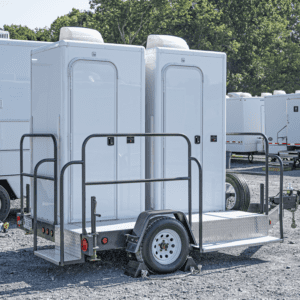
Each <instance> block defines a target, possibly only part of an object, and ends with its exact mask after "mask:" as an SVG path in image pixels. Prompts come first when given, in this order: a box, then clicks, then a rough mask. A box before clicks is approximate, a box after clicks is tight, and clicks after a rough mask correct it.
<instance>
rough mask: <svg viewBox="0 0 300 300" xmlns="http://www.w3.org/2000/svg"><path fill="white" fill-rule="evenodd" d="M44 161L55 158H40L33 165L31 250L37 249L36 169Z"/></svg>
mask: <svg viewBox="0 0 300 300" xmlns="http://www.w3.org/2000/svg"><path fill="white" fill-rule="evenodd" d="M46 162H54V163H55V160H54V159H53V158H46V159H42V160H40V161H39V162H38V163H37V164H36V165H35V167H34V172H33V182H34V184H33V187H34V192H33V198H34V199H33V205H34V207H33V216H34V217H33V233H34V234H33V251H36V250H37V171H38V168H39V166H40V165H41V164H43V163H46Z"/></svg>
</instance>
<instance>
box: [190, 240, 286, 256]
mask: <svg viewBox="0 0 300 300" xmlns="http://www.w3.org/2000/svg"><path fill="white" fill-rule="evenodd" d="M282 241H283V240H282V239H279V238H275V237H273V236H262V237H259V238H252V239H242V240H232V241H224V242H217V243H211V244H204V245H203V247H202V250H203V252H204V253H205V252H213V251H219V250H223V249H227V248H234V247H243V246H248V247H250V246H255V245H264V244H268V243H279V242H282ZM194 248H196V249H199V246H194Z"/></svg>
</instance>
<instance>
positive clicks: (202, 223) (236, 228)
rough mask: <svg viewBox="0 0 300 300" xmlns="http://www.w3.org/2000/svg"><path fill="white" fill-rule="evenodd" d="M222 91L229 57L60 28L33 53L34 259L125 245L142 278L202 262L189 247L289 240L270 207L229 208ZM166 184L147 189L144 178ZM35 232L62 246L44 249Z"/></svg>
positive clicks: (26, 222)
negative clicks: (274, 226)
mask: <svg viewBox="0 0 300 300" xmlns="http://www.w3.org/2000/svg"><path fill="white" fill-rule="evenodd" d="M145 64H146V70H145ZM145 74H146V86H145ZM145 91H146V99H147V100H146V105H145ZM225 91H226V55H225V54H224V53H216V52H206V51H192V50H189V49H188V46H187V44H186V43H185V41H184V40H182V39H180V38H176V37H170V36H149V38H148V42H147V50H146V56H145V52H144V48H143V47H138V46H127V45H113V44H104V43H103V40H102V37H101V35H100V34H99V33H98V32H96V31H94V30H88V29H82V28H81V29H78V28H62V29H61V36H60V41H59V42H57V43H54V44H53V45H51V46H48V47H43V48H40V49H37V50H34V51H33V52H32V107H31V113H32V117H33V118H32V120H33V121H32V126H31V128H32V131H31V132H32V133H31V134H30V135H27V136H30V137H31V138H32V140H33V142H32V144H33V148H32V152H33V155H32V157H33V159H32V161H31V167H32V168H33V169H34V170H35V173H34V174H33V176H34V180H33V182H32V187H33V191H32V195H33V199H32V198H31V208H32V209H31V213H30V214H23V212H21V214H20V215H18V218H19V223H18V224H19V226H20V227H22V228H24V229H29V230H31V229H32V227H33V228H34V253H35V255H37V256H39V257H41V258H43V259H46V260H48V261H51V262H53V263H55V264H57V265H65V264H74V263H83V262H85V260H86V259H88V260H97V255H96V252H97V251H104V250H111V249H120V248H123V249H126V251H127V253H128V255H129V256H130V257H135V259H133V260H131V261H130V262H129V264H128V266H127V269H126V272H127V274H130V275H132V276H138V275H139V274H140V273H141V270H147V269H148V270H151V271H153V272H158V273H168V272H173V271H175V270H177V269H179V268H181V267H182V266H184V268H185V269H188V268H189V267H190V266H191V264H194V266H195V268H197V266H196V265H195V263H193V261H192V259H191V258H188V254H189V250H190V248H191V247H194V248H195V249H198V251H199V252H200V253H203V252H210V251H216V250H221V249H225V248H229V247H237V246H250V245H251V246H252V245H257V244H265V243H272V242H280V241H282V240H283V232H282V230H281V235H280V238H276V237H271V236H269V228H270V225H269V224H270V223H269V216H268V215H267V213H266V214H259V213H248V212H245V211H225V201H226V199H225V172H226V170H225V138H226V133H225ZM145 116H146V122H145ZM145 124H146V131H147V133H144V132H145ZM49 137H51V138H52V140H51V139H49ZM145 137H147V139H148V140H147V145H146V146H145V143H144V139H145ZM150 137H151V138H150ZM23 138H24V137H23ZM52 142H54V144H57V147H55V149H56V151H53V144H52ZM56 157H57V159H56ZM45 159H46V160H45ZM200 162H201V164H200ZM53 164H54V168H55V167H57V169H58V172H57V173H56V172H54V171H53V169H54V168H53ZM192 164H195V165H192ZM201 165H202V171H201ZM195 166H197V168H195ZM145 168H146V172H145ZM145 174H146V178H145ZM23 176H25V174H23V173H21V178H23ZM30 176H32V175H30ZM57 177H59V182H58V180H57ZM154 177H155V178H154ZM158 181H162V182H164V184H158V185H157V187H156V186H154V185H152V186H150V188H149V189H148V191H147V194H148V193H149V197H145V190H144V183H146V184H149V183H153V182H158ZM173 181H176V182H177V184H176V185H173V184H172V185H171V186H170V185H167V183H170V182H171V183H172V182H173ZM182 181H185V182H186V183H185V184H182ZM202 182H203V184H202ZM129 183H134V184H132V185H128V184H129ZM266 183H267V182H266ZM231 184H232V187H233V190H234V191H236V194H234V195H231V194H230V197H233V198H234V199H235V204H237V205H238V206H239V207H241V208H244V209H245V206H247V205H249V200H250V199H249V197H250V195H249V189H248V187H247V186H246V184H245V182H244V181H243V180H241V179H240V178H238V177H237V175H234V174H232V176H231ZM56 186H57V187H56ZM202 187H203V188H202ZM266 190H268V185H267V186H266ZM281 190H282V185H281ZM58 191H59V193H60V194H59V201H57V202H56V200H55V199H57V192H58ZM267 195H268V193H267V192H266V198H268V197H267ZM147 196H148V195H147ZM95 198H96V199H97V201H98V206H96V203H97V202H96V199H95ZM86 204H88V206H87V207H86ZM58 207H59V209H58ZM89 207H90V210H89ZM247 207H248V206H247ZM262 207H263V205H262ZM265 207H267V204H266V206H265ZM145 209H146V210H145ZM246 209H247V208H246ZM280 212H281V218H280V220H281V225H282V210H280ZM100 214H101V215H100ZM277 214H278V211H277ZM89 216H90V217H89ZM96 217H97V218H98V219H97V220H96ZM277 219H278V218H277ZM32 220H33V221H32ZM37 236H40V237H43V238H45V239H48V240H50V241H55V248H54V249H42V250H40V249H38V247H37Z"/></svg>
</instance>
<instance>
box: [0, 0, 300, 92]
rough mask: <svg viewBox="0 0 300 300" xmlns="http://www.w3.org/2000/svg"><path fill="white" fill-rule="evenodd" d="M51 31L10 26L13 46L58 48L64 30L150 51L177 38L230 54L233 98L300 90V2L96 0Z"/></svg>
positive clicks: (197, 47)
mask: <svg viewBox="0 0 300 300" xmlns="http://www.w3.org/2000/svg"><path fill="white" fill-rule="evenodd" d="M89 4H90V9H91V10H90V11H79V10H78V9H75V8H73V9H72V11H71V12H70V13H68V14H67V15H64V16H61V17H58V18H57V19H56V20H54V22H53V23H52V24H51V26H50V27H49V28H47V27H45V28H35V29H34V30H32V29H29V28H28V27H26V26H21V25H10V26H9V25H4V28H3V29H4V30H7V31H9V33H10V37H11V38H12V39H20V40H33V41H52V42H55V41H58V39H59V32H60V28H61V27H63V26H75V27H88V28H93V29H96V30H98V31H99V32H100V33H101V34H102V37H103V39H104V41H105V42H106V43H117V44H133V45H143V46H146V41H147V36H148V35H149V34H168V35H176V36H179V37H182V38H183V39H185V40H186V41H187V43H188V45H189V47H190V49H195V50H208V51H222V52H225V53H226V54H227V91H228V92H234V91H244V92H249V93H251V94H253V95H260V93H262V92H272V91H273V90H275V89H282V90H285V91H286V92H287V93H293V92H295V90H297V89H300V78H299V77H300V76H299V75H300V49H299V42H300V36H299V35H300V24H299V16H300V3H299V1H296V0H243V1H240V0H195V1H192V0H90V1H89Z"/></svg>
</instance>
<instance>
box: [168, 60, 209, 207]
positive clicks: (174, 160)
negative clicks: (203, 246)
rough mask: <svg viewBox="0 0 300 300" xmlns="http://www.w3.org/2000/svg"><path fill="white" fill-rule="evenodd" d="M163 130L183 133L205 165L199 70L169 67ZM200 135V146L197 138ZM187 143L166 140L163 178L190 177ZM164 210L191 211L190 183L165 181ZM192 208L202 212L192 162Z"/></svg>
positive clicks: (196, 171) (196, 176) (174, 138)
mask: <svg viewBox="0 0 300 300" xmlns="http://www.w3.org/2000/svg"><path fill="white" fill-rule="evenodd" d="M163 88H164V96H163V105H164V107H163V131H164V132H165V133H183V134H185V135H187V137H188V138H189V139H190V141H191V144H192V156H194V157H195V158H197V159H198V160H199V161H200V162H202V145H203V137H202V73H201V71H200V70H199V69H198V68H197V67H186V66H169V67H167V69H166V70H165V72H164V86H163ZM196 136H200V143H197V142H196V141H195V137H196ZM187 155H188V147H187V142H186V141H185V140H184V139H183V138H179V137H166V138H164V148H163V164H164V174H163V175H164V177H165V178H166V177H168V178H169V177H182V176H188V156H187ZM163 207H164V208H165V209H178V210H181V211H185V212H187V211H188V182H187V181H171V182H165V183H164V188H163ZM192 208H193V211H194V212H195V211H199V171H198V168H197V166H196V164H195V163H192Z"/></svg>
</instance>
